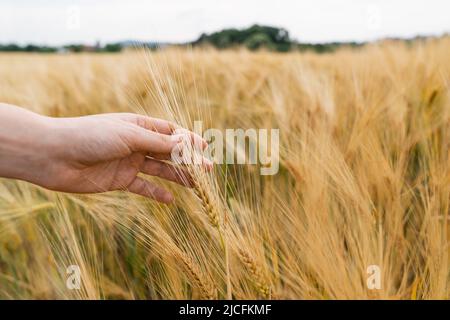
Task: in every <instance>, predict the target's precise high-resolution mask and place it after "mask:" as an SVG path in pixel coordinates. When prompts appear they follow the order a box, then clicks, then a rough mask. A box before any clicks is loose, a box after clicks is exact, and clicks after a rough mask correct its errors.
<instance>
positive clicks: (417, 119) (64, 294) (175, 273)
mask: <svg viewBox="0 0 450 320" xmlns="http://www.w3.org/2000/svg"><path fill="white" fill-rule="evenodd" d="M449 52H450V38H448V37H447V38H446V37H443V38H440V39H430V40H427V41H420V42H419V41H416V42H414V43H411V44H405V43H400V42H395V41H385V42H381V43H377V44H371V45H366V46H364V47H361V48H357V49H349V48H348V49H347V48H341V49H339V50H337V51H336V52H334V53H326V54H315V53H309V52H302V53H299V52H290V53H271V52H265V51H260V52H253V53H252V52H249V51H246V50H243V49H242V50H225V51H216V50H213V49H192V50H188V49H177V48H167V49H163V50H159V51H152V52H144V51H142V50H128V51H125V52H122V53H117V54H107V53H80V54H26V53H23V54H22V53H14V54H13V53H2V54H0V101H1V102H5V103H11V104H15V105H20V106H24V107H26V108H29V109H30V110H33V111H36V112H39V113H42V114H45V115H49V116H54V117H70V116H81V115H87V114H94V113H106V112H137V113H142V114H148V115H151V116H154V117H160V118H165V119H169V120H172V121H175V122H177V123H179V124H180V125H183V126H185V127H188V128H191V129H192V127H193V125H194V121H202V123H203V127H204V129H206V128H216V129H219V130H222V131H225V130H226V129H229V128H232V129H244V130H246V129H249V128H257V129H274V128H275V129H279V158H278V159H279V170H278V172H277V173H276V174H273V175H261V174H260V169H261V165H260V164H256V165H253V164H246V165H244V164H216V165H215V166H214V169H213V170H212V171H211V172H204V171H202V170H201V169H200V168H198V167H193V168H191V170H192V174H193V176H194V180H195V184H194V187H193V188H190V189H187V188H182V187H180V186H177V185H174V184H171V183H167V182H163V181H158V183H162V184H164V185H165V186H166V187H167V188H169V189H170V190H172V192H173V194H174V195H175V198H176V200H175V202H174V203H173V204H170V205H164V204H160V203H157V202H154V201H152V200H149V199H145V198H142V197H139V196H135V195H131V194H130V193H126V192H120V191H117V192H108V193H101V194H94V195H81V194H65V193H57V192H53V191H48V190H45V189H43V188H40V187H37V186H34V185H32V184H29V183H26V182H21V181H14V180H7V179H0V298H2V299H72V298H73V299H432V298H435V299H449V298H450V260H449V258H450V257H449V253H450V251H449V243H450V242H449V240H450V238H449V234H448V233H449V231H450V229H449V227H448V224H449V221H450V220H449V214H450V60H449V58H448V53H449ZM42 139H45V137H42ZM260 147H261V148H266V149H268V150H270V145H269V142H267V144H266V145H262V146H260ZM219 152H220V151H219ZM272 156H274V157H275V156H278V155H272ZM146 178H148V179H156V180H157V178H153V177H146ZM70 266H77V267H78V268H79V270H80V272H81V275H80V279H81V286H80V288H79V289H75V290H71V288H70V286H68V274H70V270H71V269H70V268H71V267H70Z"/></svg>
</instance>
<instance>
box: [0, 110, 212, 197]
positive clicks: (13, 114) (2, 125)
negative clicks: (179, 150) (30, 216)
mask: <svg viewBox="0 0 450 320" xmlns="http://www.w3.org/2000/svg"><path fill="white" fill-rule="evenodd" d="M186 138H188V139H189V141H191V142H192V143H198V145H201V146H203V148H205V147H206V145H207V144H206V142H205V141H204V140H203V139H202V138H201V137H200V136H198V135H196V134H194V133H192V132H190V131H188V130H186V129H182V128H180V127H178V126H177V125H175V124H173V123H171V122H168V121H165V120H162V119H157V118H151V117H147V116H142V115H137V114H132V113H111V114H100V115H92V116H84V117H76V118H52V117H46V116H42V115H39V114H36V113H33V112H31V111H28V110H25V109H22V108H19V107H16V106H12V105H6V104H0V177H5V178H12V179H19V180H24V181H28V182H31V183H33V184H36V185H39V186H42V187H44V188H47V189H50V190H54V191H61V192H70V193H99V192H106V191H113V190H125V191H128V192H132V193H135V194H138V195H141V196H145V197H148V198H152V199H155V200H157V201H159V202H162V203H170V202H172V201H173V200H174V197H173V195H172V194H171V193H170V192H169V191H167V190H166V189H164V188H162V187H160V186H158V185H157V184H155V183H152V182H149V181H147V180H146V179H144V178H142V177H140V176H138V174H139V173H141V174H144V175H151V176H157V177H160V178H163V179H166V180H168V181H173V182H176V183H178V184H181V185H184V186H188V187H189V186H191V179H190V177H189V175H188V174H187V172H186V171H184V170H183V169H182V168H180V167H179V166H175V165H173V164H171V163H170V162H169V161H167V160H169V159H170V155H171V152H172V150H173V149H174V148H175V147H178V146H179V145H180V143H182V141H183V139H184V140H186ZM204 164H205V168H208V169H210V168H211V163H210V162H209V161H208V160H206V159H205V160H204Z"/></svg>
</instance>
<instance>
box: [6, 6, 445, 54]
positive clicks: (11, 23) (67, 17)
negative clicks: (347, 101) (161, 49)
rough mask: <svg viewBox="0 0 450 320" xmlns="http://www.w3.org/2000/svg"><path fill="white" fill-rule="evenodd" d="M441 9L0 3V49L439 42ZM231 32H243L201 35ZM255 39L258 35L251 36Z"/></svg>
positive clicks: (441, 30)
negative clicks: (426, 39) (427, 38)
mask: <svg viewBox="0 0 450 320" xmlns="http://www.w3.org/2000/svg"><path fill="white" fill-rule="evenodd" d="M449 9H450V5H449V3H448V2H447V1H442V0H429V1H420V0H410V1H402V0H397V1H388V0H379V1H375V0H358V1H356V0H340V1H334V0H317V1H314V2H306V1H296V2H294V1H289V0H278V1H272V0H269V1H267V0H262V1H256V0H247V1H237V0H229V1H222V0H221V1H207V0H192V1H189V2H187V1H182V0H170V1H166V0H152V1H144V0H131V1H117V0H113V1H109V0H108V1H107V0H93V1H92V0H91V1H88V0H78V1H77V0H62V1H48V0H37V1H36V0H33V1H31V0H22V1H10V0H6V1H5V0H3V1H1V3H0V28H1V30H2V32H1V33H0V45H1V46H2V47H1V48H0V49H2V50H6V51H16V50H26V51H57V50H61V49H62V48H63V49H64V48H65V49H68V50H72V51H76V50H80V51H81V50H90V51H92V50H100V49H105V47H106V49H107V50H108V51H118V50H120V48H121V47H126V46H129V45H130V44H133V43H135V42H136V41H139V42H140V43H144V44H147V45H149V46H163V45H167V44H197V43H198V42H200V41H198V40H203V41H201V42H202V43H205V42H208V43H210V44H213V45H214V46H216V47H219V48H223V47H229V46H233V45H235V44H236V43H237V44H245V45H247V47H249V48H250V49H255V48H259V47H261V46H266V47H269V48H271V49H277V50H280V51H284V50H288V49H292V48H297V46H295V45H292V44H303V45H306V44H322V45H323V44H330V43H353V44H356V43H361V42H366V41H373V40H379V39H383V38H403V39H412V38H415V37H418V36H442V35H443V34H445V33H446V32H448V31H450V19H448V12H449ZM255 24H258V25H260V26H261V25H262V26H271V27H276V28H277V29H279V30H282V31H281V34H279V35H278V37H279V38H280V39H281V40H282V41H281V42H283V41H284V42H289V44H290V45H286V43H285V44H284V45H282V46H280V47H278V46H277V43H276V42H277V41H278V40H280V39H278V40H277V39H276V38H275V37H274V36H272V34H271V32H272V33H273V34H277V33H280V31H279V30H261V29H257V30H250V31H248V28H249V27H250V26H253V25H255ZM232 28H237V29H239V30H247V33H246V34H238V35H236V34H233V33H230V32H228V33H222V34H220V33H219V34H216V35H215V37H214V38H213V39H208V38H205V36H203V37H201V35H202V34H211V33H214V32H218V31H221V30H224V29H232ZM255 33H260V34H259V35H258V36H256V37H255V36H254V35H255ZM261 34H263V35H261ZM249 36H253V39H248V38H249ZM205 40H206V41H205ZM70 45H71V46H70ZM108 45H109V46H108ZM38 47H41V48H38ZM42 47H44V48H42ZM305 48H310V47H305ZM312 48H313V49H315V47H312ZM316 49H317V48H316ZM318 49H319V50H327V48H325V49H324V48H323V47H322V48H321V47H320V46H319V47H318Z"/></svg>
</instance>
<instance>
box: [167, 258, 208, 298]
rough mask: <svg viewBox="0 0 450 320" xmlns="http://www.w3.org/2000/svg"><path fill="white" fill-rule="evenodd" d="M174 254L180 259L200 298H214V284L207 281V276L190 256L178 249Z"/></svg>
mask: <svg viewBox="0 0 450 320" xmlns="http://www.w3.org/2000/svg"><path fill="white" fill-rule="evenodd" d="M174 256H175V258H177V259H179V260H180V261H181V263H182V264H183V266H184V268H185V270H186V272H187V274H188V276H189V278H190V279H191V281H192V283H193V284H194V285H195V286H196V287H197V288H198V289H199V290H200V293H201V296H202V298H203V299H208V300H214V299H216V290H214V285H213V284H212V283H211V282H209V281H208V277H206V276H205V275H204V274H203V272H202V271H201V270H200V268H199V267H198V266H197V264H196V263H194V261H192V259H191V257H189V256H188V255H187V254H185V253H184V252H181V251H180V250H176V251H175V253H174Z"/></svg>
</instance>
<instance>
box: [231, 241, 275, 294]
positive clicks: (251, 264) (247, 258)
mask: <svg viewBox="0 0 450 320" xmlns="http://www.w3.org/2000/svg"><path fill="white" fill-rule="evenodd" d="M238 254H239V258H240V260H241V261H242V263H243V264H244V265H245V266H246V267H247V269H248V271H249V272H250V274H251V275H252V280H253V283H254V285H255V287H256V289H257V290H258V292H259V293H260V294H261V295H262V296H263V297H264V298H266V299H270V298H271V290H270V286H269V285H268V284H267V282H266V281H265V280H264V276H263V273H262V272H261V269H260V268H259V266H258V265H257V263H256V261H255V260H254V259H253V258H252V256H251V255H250V254H249V253H248V252H247V251H245V250H243V249H241V248H239V249H238Z"/></svg>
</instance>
